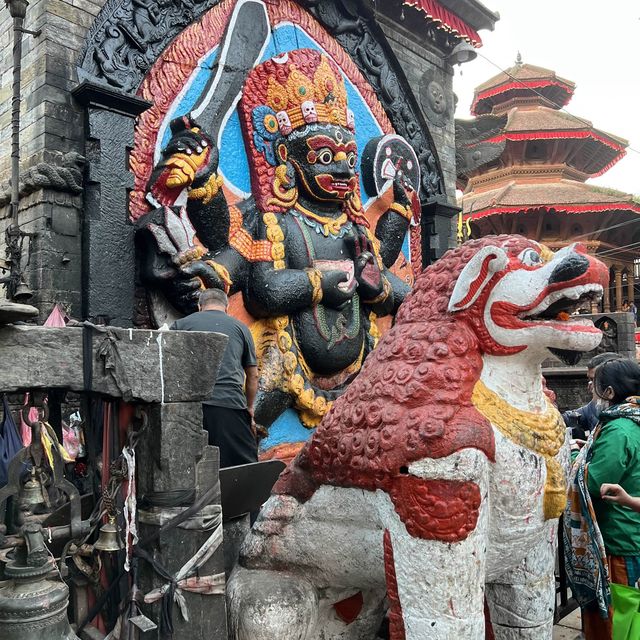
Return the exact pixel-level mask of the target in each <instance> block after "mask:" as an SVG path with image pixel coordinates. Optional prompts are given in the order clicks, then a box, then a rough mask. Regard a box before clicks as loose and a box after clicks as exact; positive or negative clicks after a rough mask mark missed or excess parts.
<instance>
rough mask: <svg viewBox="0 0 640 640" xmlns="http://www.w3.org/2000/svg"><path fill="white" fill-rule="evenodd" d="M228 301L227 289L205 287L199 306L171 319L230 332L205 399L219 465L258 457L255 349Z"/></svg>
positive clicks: (190, 327) (181, 325)
mask: <svg viewBox="0 0 640 640" xmlns="http://www.w3.org/2000/svg"><path fill="white" fill-rule="evenodd" d="M228 304H229V301H228V299H227V295H226V294H225V293H224V291H221V290H219V289H206V290H204V291H202V292H201V293H200V300H199V303H198V308H199V309H200V310H199V311H198V312H197V313H192V314H191V315H189V316H186V317H185V318H182V319H181V320H176V321H175V322H174V323H173V324H172V325H171V329H178V330H180V331H215V332H217V333H223V334H224V335H226V336H228V337H229V341H228V342H227V346H226V348H225V352H224V355H223V356H222V362H221V363H220V370H219V371H218V377H217V379H216V383H215V386H214V388H213V393H212V395H211V398H210V399H209V400H207V401H205V402H204V403H203V405H202V414H203V426H204V429H205V430H206V431H207V432H208V434H209V444H212V445H215V446H216V447H219V449H220V467H233V466H236V465H239V464H247V463H249V462H256V461H257V459H258V449H257V442H256V436H255V425H254V422H253V403H254V401H255V397H256V391H257V388H258V367H257V363H256V349H255V346H254V344H253V338H252V336H251V332H250V331H249V329H248V328H247V326H246V325H244V324H243V323H242V322H240V321H239V320H236V319H235V318H233V317H232V316H229V315H227V306H228ZM245 377H246V383H245Z"/></svg>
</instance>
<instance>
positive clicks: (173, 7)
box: [78, 0, 220, 92]
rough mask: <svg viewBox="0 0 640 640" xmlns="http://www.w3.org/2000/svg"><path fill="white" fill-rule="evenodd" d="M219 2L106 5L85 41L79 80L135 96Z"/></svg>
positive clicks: (141, 0)
mask: <svg viewBox="0 0 640 640" xmlns="http://www.w3.org/2000/svg"><path fill="white" fill-rule="evenodd" d="M219 1H220V0H108V2H107V3H106V4H105V6H104V7H103V8H102V11H101V12H100V14H99V15H98V17H97V18H96V20H95V22H94V23H93V25H92V27H91V29H90V30H89V33H88V35H87V45H86V47H85V48H84V49H83V51H82V52H81V54H80V58H79V61H80V62H79V65H78V67H79V68H78V77H79V79H80V80H84V79H89V78H93V79H101V80H103V81H105V80H106V81H107V82H108V83H109V84H110V85H112V86H114V87H118V88H119V89H123V90H124V91H131V92H135V90H136V89H137V88H138V86H139V85H140V82H141V81H142V78H143V77H144V74H145V73H146V72H147V71H148V69H149V67H151V65H152V64H153V63H154V62H155V61H156V59H157V57H158V55H159V54H160V53H161V52H162V51H163V49H164V48H165V47H166V46H167V45H168V44H169V43H170V42H171V40H172V39H173V38H174V37H175V36H176V35H178V33H180V31H182V30H183V29H184V28H185V27H186V26H187V25H189V24H191V23H192V22H194V21H195V20H198V19H199V18H200V17H201V16H202V15H203V14H204V13H205V12H206V11H208V10H209V9H211V7H213V6H215V5H216V4H218V2H219Z"/></svg>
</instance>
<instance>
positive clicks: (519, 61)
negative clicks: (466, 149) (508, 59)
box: [516, 51, 522, 67]
mask: <svg viewBox="0 0 640 640" xmlns="http://www.w3.org/2000/svg"><path fill="white" fill-rule="evenodd" d="M521 66H522V55H521V54H520V52H519V51H518V55H517V56H516V67H521Z"/></svg>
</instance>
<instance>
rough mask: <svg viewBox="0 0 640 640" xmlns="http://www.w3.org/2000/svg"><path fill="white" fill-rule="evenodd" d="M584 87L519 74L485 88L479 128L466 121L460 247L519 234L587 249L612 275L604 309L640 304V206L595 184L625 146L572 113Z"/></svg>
mask: <svg viewBox="0 0 640 640" xmlns="http://www.w3.org/2000/svg"><path fill="white" fill-rule="evenodd" d="M574 90H575V84H574V83H573V82H570V81H569V80H565V79H564V78H561V77H559V76H557V75H556V74H555V72H553V71H550V70H549V69H543V68H541V67H536V66H534V65H531V64H523V63H522V61H521V59H520V55H518V60H517V62H516V64H515V66H513V67H511V68H510V69H508V70H507V71H505V72H503V73H500V74H498V75H496V76H495V77H493V78H491V79H490V80H489V81H487V82H485V83H484V84H482V85H481V86H479V87H477V88H476V90H475V93H474V100H473V104H472V107H471V113H472V115H474V116H475V118H474V119H473V120H457V121H456V160H457V175H458V188H459V189H461V190H462V191H463V195H462V199H461V204H462V217H461V220H460V224H459V239H465V238H466V237H467V236H469V235H470V236H471V237H481V236H484V235H489V234H500V233H519V234H522V235H524V236H526V237H528V238H532V239H535V240H537V241H540V242H543V243H545V244H546V245H548V246H549V247H550V248H551V249H553V250H557V249H560V248H561V247H564V246H566V245H568V244H571V243H572V242H575V241H580V242H583V243H584V244H585V245H586V246H587V247H588V250H589V252H590V253H593V254H597V255H598V257H599V258H600V259H601V260H603V261H604V262H605V263H606V264H607V265H608V266H609V267H610V269H611V287H610V289H609V291H607V292H605V296H604V299H603V301H602V303H601V305H602V308H601V309H596V308H593V309H591V311H593V312H596V311H601V310H602V311H605V312H608V311H618V310H620V309H621V308H622V304H623V301H624V300H627V299H628V300H633V299H636V298H637V297H638V296H637V295H636V293H635V291H634V286H635V278H636V277H637V276H638V273H637V266H636V267H635V271H634V261H635V260H637V258H638V256H640V217H639V214H640V202H639V201H638V199H635V200H634V198H633V197H632V196H631V195H629V194H626V193H622V192H619V191H615V190H612V189H602V188H599V187H596V186H593V185H589V184H586V181H587V180H588V179H589V178H595V177H597V176H600V175H602V174H603V173H605V172H606V171H607V170H608V169H610V168H611V167H612V166H613V165H614V164H615V163H616V162H618V161H619V160H620V159H621V158H622V157H623V156H624V155H625V153H626V152H625V148H626V147H627V145H628V142H627V141H626V140H623V139H622V138H620V137H618V136H615V135H612V134H610V133H607V132H605V131H601V130H599V129H596V128H595V127H594V126H593V125H592V123H591V122H589V121H588V120H585V119H584V118H579V117H576V116H573V115H571V114H569V113H566V112H565V111H564V110H563V108H564V107H565V105H567V104H568V102H569V101H570V100H571V97H572V96H573V92H574Z"/></svg>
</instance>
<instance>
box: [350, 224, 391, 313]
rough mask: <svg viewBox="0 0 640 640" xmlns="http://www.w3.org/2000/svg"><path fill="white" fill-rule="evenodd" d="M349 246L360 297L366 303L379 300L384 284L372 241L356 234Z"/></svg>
mask: <svg viewBox="0 0 640 640" xmlns="http://www.w3.org/2000/svg"><path fill="white" fill-rule="evenodd" d="M347 246H348V247H349V250H350V252H351V256H352V258H353V264H354V266H355V279H356V282H357V283H358V292H359V294H360V297H361V298H362V299H363V300H365V301H366V300H373V299H374V298H377V297H378V296H379V295H380V294H381V293H382V291H383V288H384V282H383V280H382V272H381V271H380V268H379V267H378V263H377V261H376V259H375V251H374V248H373V245H372V244H371V241H370V240H369V238H367V237H366V236H365V235H364V234H361V233H356V235H354V236H351V237H350V238H349V239H348V245H347Z"/></svg>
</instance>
